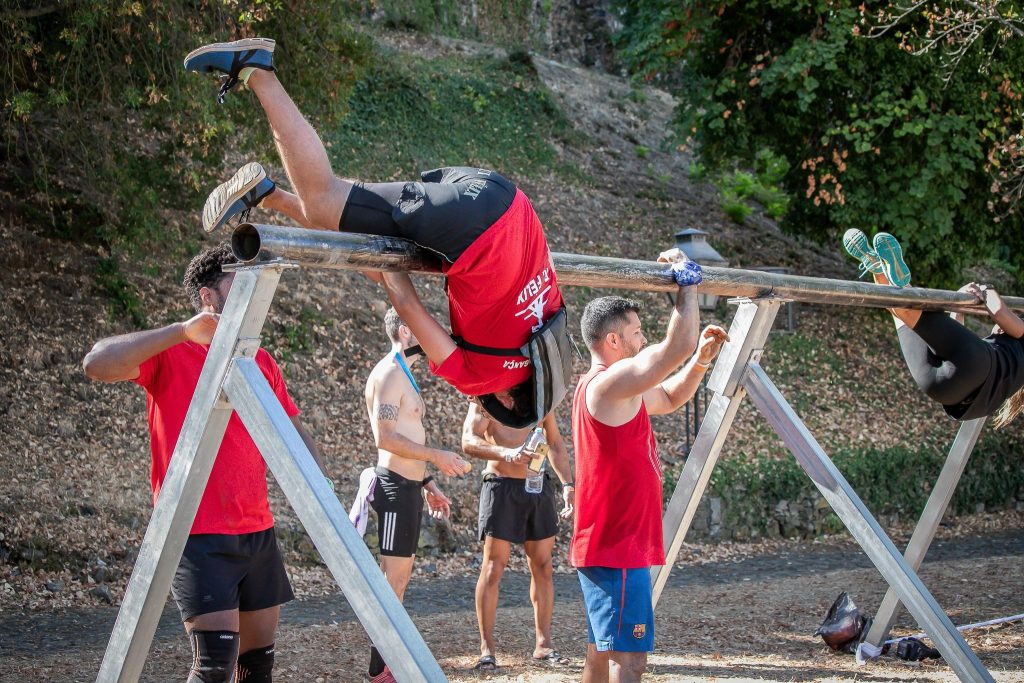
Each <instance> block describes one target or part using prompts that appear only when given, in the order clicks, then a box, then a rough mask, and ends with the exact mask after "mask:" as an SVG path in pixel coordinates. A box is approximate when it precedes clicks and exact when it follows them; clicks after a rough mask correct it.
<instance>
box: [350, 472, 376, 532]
mask: <svg viewBox="0 0 1024 683" xmlns="http://www.w3.org/2000/svg"><path fill="white" fill-rule="evenodd" d="M376 486H377V473H376V472H374V471H373V468H372V467H367V468H366V469H365V470H363V471H362V472H360V474H359V490H358V491H356V497H355V500H353V501H352V509H351V510H349V511H348V519H349V521H350V522H352V524H354V525H355V527H356V531H358V532H359V535H360V536H362V535H364V534H365V533H366V522H367V520H368V519H369V517H370V502H371V501H372V500H373V489H374V488H375V487H376Z"/></svg>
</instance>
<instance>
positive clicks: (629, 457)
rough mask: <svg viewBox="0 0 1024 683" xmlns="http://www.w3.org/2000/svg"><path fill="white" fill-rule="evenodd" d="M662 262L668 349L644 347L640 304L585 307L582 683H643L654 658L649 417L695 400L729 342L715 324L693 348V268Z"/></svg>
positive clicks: (579, 503) (615, 300) (578, 543)
mask: <svg viewBox="0 0 1024 683" xmlns="http://www.w3.org/2000/svg"><path fill="white" fill-rule="evenodd" d="M658 260H659V261H666V262H670V263H672V264H673V266H672V267H673V272H674V273H676V281H677V282H679V283H680V287H679V293H678V297H677V299H676V307H675V310H673V311H672V316H671V318H670V320H669V323H668V333H667V335H666V336H665V340H664V341H662V342H660V343H658V344H654V345H653V346H648V347H647V348H644V346H645V345H646V344H647V339H646V337H644V334H643V331H642V330H641V324H640V317H639V315H638V312H639V310H640V305H639V303H637V302H635V301H631V300H629V299H624V298H622V297H617V296H608V297H603V298H600V299H595V300H594V301H591V302H590V303H589V304H587V307H586V309H584V311H583V317H582V320H581V323H580V326H581V329H582V332H583V339H584V341H585V342H586V344H587V348H588V349H589V350H590V354H591V358H592V360H591V366H590V370H589V372H587V374H586V375H584V376H583V377H582V378H580V382H579V385H578V386H577V387H576V393H575V395H574V396H573V402H572V435H573V444H574V446H575V449H576V490H577V494H576V523H575V526H574V531H573V539H572V545H571V546H570V550H569V560H570V562H571V563H572V564H573V566H575V567H576V568H577V570H578V575H579V579H580V586H581V587H582V589H583V602H584V606H585V608H586V614H587V637H588V645H587V661H586V665H585V668H584V672H583V680H584V681H611V682H612V683H620V682H625V681H639V680H640V678H641V676H642V675H643V671H644V667H645V666H646V665H647V653H648V652H651V651H652V650H653V649H654V608H653V605H652V594H651V567H652V566H655V565H661V564H664V563H665V550H664V546H663V542H662V531H661V514H662V500H661V482H662V476H661V460H660V459H659V457H658V444H657V443H656V441H655V438H654V431H653V430H652V429H651V421H650V418H649V416H650V415H659V414H663V413H669V412H672V411H674V410H676V409H677V408H679V407H680V406H682V405H683V404H684V403H686V402H687V401H688V400H690V398H691V397H692V396H693V394H694V392H696V390H697V388H698V386H699V385H700V382H701V379H703V377H704V373H705V372H706V370H707V369H708V367H709V366H710V365H711V361H712V360H714V358H715V356H716V355H717V354H718V351H719V349H720V348H721V346H722V344H723V343H724V342H725V341H726V340H727V339H728V336H727V335H726V333H725V330H723V329H722V328H720V327H716V326H714V325H711V326H708V327H707V328H705V329H704V331H703V332H702V333H701V334H700V335H699V337H700V338H699V344H698V329H699V324H700V321H699V317H698V311H697V297H696V292H695V291H694V290H693V289H692V288H687V286H684V284H682V283H688V284H695V283H696V282H695V280H696V281H699V278H694V277H693V273H694V270H696V271H697V272H698V273H699V269H694V268H693V267H692V266H693V264H692V263H687V260H686V257H685V256H684V255H683V254H682V252H680V251H679V250H678V249H673V250H671V251H668V252H665V253H663V254H662V255H661V257H660V258H659V259H658ZM694 348H696V353H694ZM691 354H693V355H692V356H691ZM688 357H689V360H687V358H688ZM684 361H685V364H684V365H683V367H682V369H681V370H679V371H678V372H675V374H672V373H673V372H674V371H675V370H676V369H677V368H678V367H679V366H680V365H681V364H683V363H684ZM670 375H671V376H670Z"/></svg>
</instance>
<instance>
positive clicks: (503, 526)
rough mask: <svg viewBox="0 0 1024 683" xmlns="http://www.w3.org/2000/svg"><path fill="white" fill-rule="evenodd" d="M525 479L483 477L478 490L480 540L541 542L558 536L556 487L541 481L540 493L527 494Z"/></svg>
mask: <svg viewBox="0 0 1024 683" xmlns="http://www.w3.org/2000/svg"><path fill="white" fill-rule="evenodd" d="M525 485H526V481H525V480H524V479H515V478H511V477H499V476H498V475H496V474H490V473H489V474H485V475H484V481H483V484H482V485H481V486H480V517H479V520H478V529H479V532H480V540H481V541H482V540H484V538H485V537H487V536H493V537H494V538H497V539H499V540H502V541H508V542H509V543H524V542H526V541H542V540H544V539H545V538H551V537H552V536H554V535H556V534H557V533H558V512H557V511H556V510H555V487H554V484H552V483H551V479H550V478H549V477H547V476H545V477H544V488H543V489H542V490H541V492H540V493H527V492H526V489H525Z"/></svg>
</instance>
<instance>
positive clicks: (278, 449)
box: [224, 358, 447, 683]
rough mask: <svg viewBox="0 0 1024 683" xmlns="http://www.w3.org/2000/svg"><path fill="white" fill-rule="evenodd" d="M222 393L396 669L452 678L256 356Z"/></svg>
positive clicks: (416, 677)
mask: <svg viewBox="0 0 1024 683" xmlns="http://www.w3.org/2000/svg"><path fill="white" fill-rule="evenodd" d="M224 391H225V392H226V393H227V395H228V398H229V399H230V400H231V404H232V405H233V406H234V407H235V410H236V411H237V412H238V416H239V417H240V418H241V419H242V422H243V423H244V424H245V428H246V429H247V430H248V432H249V435H250V436H252V439H253V441H254V442H255V443H256V445H257V446H258V447H259V449H260V453H262V454H263V459H264V460H266V462H267V465H268V466H269V467H270V470H271V472H273V473H274V478H275V479H277V483H278V484H280V486H281V490H282V491H283V492H284V494H285V496H286V497H287V498H288V502H290V503H291V505H292V508H293V509H294V510H295V512H296V513H298V515H299V519H300V520H301V521H302V526H303V527H304V528H305V529H306V532H307V533H309V536H310V538H311V539H312V540H313V543H314V544H315V545H316V547H317V550H319V551H320V555H321V557H323V558H324V561H325V562H326V563H327V566H328V567H329V568H330V570H331V573H332V574H334V578H335V580H336V581H337V582H338V585H339V586H341V590H342V592H344V594H345V598H346V599H347V600H348V601H349V604H350V605H352V611H354V612H355V614H356V616H358V617H359V621H360V622H361V623H362V625H363V628H364V629H366V633H367V634H368V635H369V636H370V640H372V641H373V643H374V644H375V645H376V646H377V649H378V650H380V653H381V655H383V657H384V660H385V661H386V662H387V664H388V667H389V668H390V669H391V671H392V673H394V675H395V676H396V678H398V680H401V681H410V682H415V683H420V682H423V683H426V682H429V681H444V680H447V679H446V678H445V676H444V673H442V671H441V667H440V666H438V664H437V661H436V660H435V659H434V656H433V655H432V654H431V652H430V649H429V648H428V647H427V644H426V643H425V642H423V638H422V637H421V636H420V633H419V631H417V630H416V626H415V625H414V624H413V623H412V620H411V619H410V618H409V615H408V613H406V611H405V608H404V607H403V606H402V603H401V602H399V601H398V597H397V596H396V595H395V592H394V590H392V588H391V586H390V585H389V584H388V582H387V581H386V580H385V579H384V575H383V574H382V573H381V571H380V569H379V568H378V567H377V563H376V562H374V560H373V555H371V554H370V551H369V550H368V549H367V548H366V544H365V543H363V539H362V537H361V536H360V535H359V533H358V532H357V531H356V530H355V527H353V526H352V523H351V522H350V521H349V519H348V515H347V514H345V510H344V509H343V508H342V507H341V503H340V502H338V498H337V496H335V495H334V493H333V492H332V491H331V489H330V488H329V487H328V485H327V480H326V478H325V477H324V475H323V473H322V472H321V471H320V468H319V467H318V466H317V464H316V462H315V461H314V460H313V456H312V455H311V454H310V452H309V450H308V449H307V448H306V444H305V443H304V442H303V441H302V437H300V436H299V433H298V432H297V431H296V430H295V426H294V425H293V424H292V421H291V419H290V418H289V417H288V415H287V414H285V412H284V409H283V408H282V407H281V403H280V401H279V400H278V398H277V395H276V394H275V393H274V391H273V389H271V388H270V385H269V384H268V383H267V379H266V377H264V376H263V372H262V371H261V370H260V368H259V366H257V365H256V361H255V360H253V359H252V358H238V359H236V360H235V362H234V367H233V369H232V371H231V372H230V373H229V374H228V378H227V381H226V382H225V384H224Z"/></svg>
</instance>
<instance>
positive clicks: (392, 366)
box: [365, 308, 471, 683]
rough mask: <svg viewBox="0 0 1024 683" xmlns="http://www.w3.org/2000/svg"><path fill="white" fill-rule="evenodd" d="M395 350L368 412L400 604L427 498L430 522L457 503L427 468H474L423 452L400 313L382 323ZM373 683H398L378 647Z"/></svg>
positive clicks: (372, 380)
mask: <svg viewBox="0 0 1024 683" xmlns="http://www.w3.org/2000/svg"><path fill="white" fill-rule="evenodd" d="M384 328H385V330H386V331H387V333H388V338H389V339H390V340H391V351H389V352H388V354H387V355H386V356H384V358H382V359H381V360H380V362H378V363H377V365H376V366H374V368H373V370H372V371H371V372H370V376H369V378H367V380H366V392H365V396H366V410H367V411H368V412H369V415H370V425H371V427H372V428H373V437H374V440H375V441H376V443H377V467H376V468H375V469H374V474H375V475H376V477H375V482H374V483H373V489H372V491H373V499H372V501H371V503H370V505H371V507H373V510H374V512H376V513H377V535H378V536H379V538H380V567H381V570H382V571H383V572H384V575H385V576H386V577H387V580H388V583H389V584H390V585H391V588H392V589H394V591H395V595H397V596H398V599H399V600H402V599H403V598H404V596H405V588H406V586H407V585H409V576H410V574H412V563H413V560H415V559H416V547H417V545H419V539H420V519H421V514H422V512H423V501H424V499H426V501H427V507H428V508H429V510H430V515H431V517H434V518H437V519H446V518H447V517H448V516H449V514H450V513H451V501H450V500H449V499H448V498H447V497H446V496H445V495H444V494H443V493H442V492H441V489H439V488H438V487H437V484H436V483H435V482H434V481H433V477H430V476H426V472H427V463H432V464H433V465H434V466H435V467H437V469H438V470H440V471H441V472H444V473H445V474H447V475H449V476H457V477H461V476H462V475H463V474H465V473H466V472H468V471H469V470H470V469H471V465H470V464H469V463H468V462H466V461H465V460H463V459H462V458H461V457H459V456H458V455H456V454H455V453H452V452H451V451H444V450H441V449H438V448H431V447H429V446H426V445H424V443H425V441H426V433H425V432H424V429H423V413H424V409H425V406H424V403H423V399H422V398H421V397H420V389H419V386H418V385H417V384H416V379H415V378H414V377H413V376H412V372H411V371H410V366H412V365H414V364H415V363H416V360H417V358H418V356H419V348H418V346H417V345H416V337H415V336H414V335H413V333H412V331H411V330H409V328H408V327H406V326H405V325H404V324H403V323H402V321H401V319H400V318H399V317H398V313H396V312H395V309H393V308H390V309H388V312H387V313H386V314H385V316H384ZM368 673H369V676H368V679H367V680H369V681H370V683H389V682H391V681H394V680H395V678H394V676H392V675H391V671H390V670H389V669H388V668H387V667H386V666H385V665H384V660H383V659H382V658H381V656H380V653H379V652H378V651H377V648H376V647H371V648H370V666H369V671H368Z"/></svg>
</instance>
